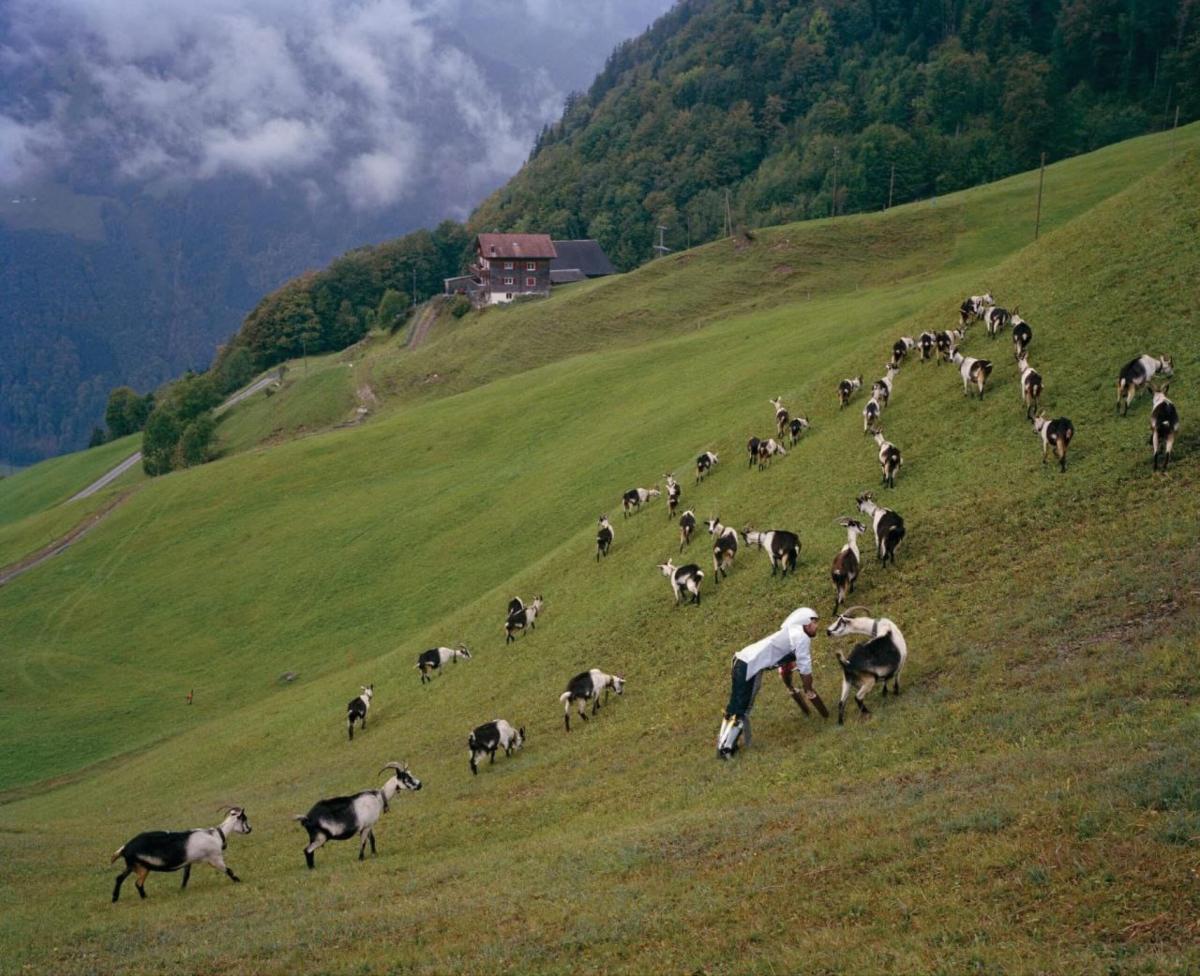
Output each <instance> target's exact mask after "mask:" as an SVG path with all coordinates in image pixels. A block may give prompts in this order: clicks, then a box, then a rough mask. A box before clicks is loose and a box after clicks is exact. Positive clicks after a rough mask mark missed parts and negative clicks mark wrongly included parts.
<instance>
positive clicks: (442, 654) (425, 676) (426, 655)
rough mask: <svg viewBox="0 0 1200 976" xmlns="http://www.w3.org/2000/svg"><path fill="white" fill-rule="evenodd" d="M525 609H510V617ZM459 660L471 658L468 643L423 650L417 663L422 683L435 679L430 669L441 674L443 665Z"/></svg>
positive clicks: (418, 656)
mask: <svg viewBox="0 0 1200 976" xmlns="http://www.w3.org/2000/svg"><path fill="white" fill-rule="evenodd" d="M524 609H525V608H524V607H521V608H520V609H518V610H516V611H510V612H509V618H510V619H511V617H512V615H513V613H522V612H524ZM459 660H463V661H469V660H471V652H470V651H468V650H467V645H466V644H459V645H458V647H433V648H430V649H429V650H428V651H422V652H421V653H420V654H418V655H417V665H416V667H417V670H418V671H420V672H421V684H427V683H429V682H430V681H432V680H433V678H431V677H430V676H429V672H430V671H436V672H438V674H441V673H442V668H443V666H445V665H446V664H447V663H448V662H450V661H453V662H454V663H455V664H457V663H458V662H459Z"/></svg>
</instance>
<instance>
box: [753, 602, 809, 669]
mask: <svg viewBox="0 0 1200 976" xmlns="http://www.w3.org/2000/svg"><path fill="white" fill-rule="evenodd" d="M816 619H817V615H816V614H815V613H814V612H813V611H812V610H810V609H809V608H808V607H801V608H800V609H799V610H796V611H793V613H792V614H791V615H790V616H789V617H788V618H787V620H785V621H784V622H783V625H782V626H781V627H780V628H779V629H778V630H777V631H775V633H773V634H771V635H770V636H768V637H764V638H763V639H762V640H760V641H755V642H754V643H753V644H751V645H749V646H748V647H743V648H742V649H741V650H740V651H738V652H737V654H735V655H734V657H736V658H737V659H738V660H739V661H745V662H746V680H750V679H751V678H753V677H754V676H755V675H756V674H758V672H759V671H763V670H765V669H767V668H777V667H779V666H780V665H781V664H788V663H790V662H791V661H793V660H794V661H795V662H796V670H798V671H799V672H800V673H801V674H812V638H811V637H809V636H808V634H806V633H805V632H804V625H805V624H807V623H810V622H811V621H813V620H816Z"/></svg>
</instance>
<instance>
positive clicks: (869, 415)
mask: <svg viewBox="0 0 1200 976" xmlns="http://www.w3.org/2000/svg"><path fill="white" fill-rule="evenodd" d="M882 410H883V408H882V407H881V406H880V404H879V400H878V399H877V398H876V397H875V395H874V394H872V395H871V399H870V400H868V401H867V402H866V405H865V406H864V407H863V412H862V414H863V433H864V434H870V433H873V432H874V431H875V428H877V427H878V426H879V414H880V413H881V412H882Z"/></svg>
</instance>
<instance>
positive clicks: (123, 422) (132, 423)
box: [104, 386, 154, 440]
mask: <svg viewBox="0 0 1200 976" xmlns="http://www.w3.org/2000/svg"><path fill="white" fill-rule="evenodd" d="M153 405H154V395H153V394H147V395H146V396H144V397H143V396H139V395H138V394H137V393H136V392H135V391H134V390H132V389H130V388H129V387H128V386H118V387H117V388H116V389H115V390H113V391H112V393H110V394H109V395H108V407H107V408H106V409H105V411H104V422H105V423H106V424H107V425H108V432H109V436H110V437H111V438H112V439H113V440H115V439H116V438H118V437H124V436H126V435H127V434H133V433H136V432H137V431H139V430H141V429H142V428H143V427H144V426H145V425H146V418H147V417H149V416H150V410H151V409H152V407H153Z"/></svg>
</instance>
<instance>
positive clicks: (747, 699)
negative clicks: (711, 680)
mask: <svg viewBox="0 0 1200 976" xmlns="http://www.w3.org/2000/svg"><path fill="white" fill-rule="evenodd" d="M762 676H763V673H762V672H761V671H759V672H758V674H756V675H755V676H754V677H753V678H747V677H746V662H745V661H742V660H739V659H738V658H736V657H735V658H734V659H733V669H732V671H731V672H730V676H729V677H730V688H729V704H728V705H726V706H725V714H726V715H729V716H732V717H733V718H739V719H742V720H743V722H744V723H745V724H746V726H747V729H748V728H749V722H748V721H746V720H747V719H748V718H749V716H750V710H751V709H752V708H753V707H754V699H755V698H756V697H757V696H758V689H759V686H760V685H762Z"/></svg>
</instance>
